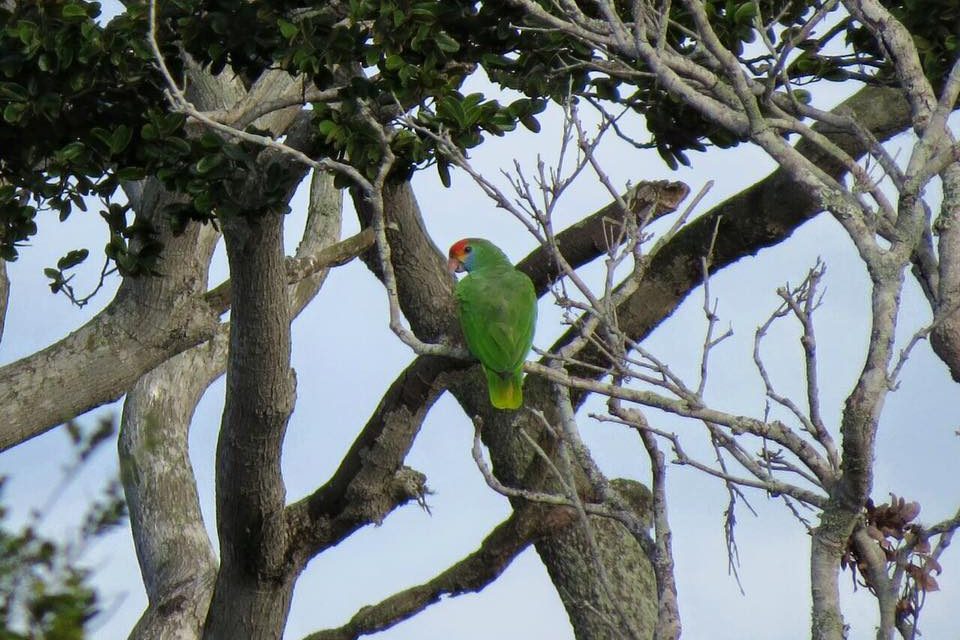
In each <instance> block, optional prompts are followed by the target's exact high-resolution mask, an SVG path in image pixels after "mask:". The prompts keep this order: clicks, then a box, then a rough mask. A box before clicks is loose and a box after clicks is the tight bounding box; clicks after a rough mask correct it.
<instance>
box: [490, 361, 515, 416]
mask: <svg viewBox="0 0 960 640" xmlns="http://www.w3.org/2000/svg"><path fill="white" fill-rule="evenodd" d="M485 373H486V374H487V387H488V389H489V390H490V404H492V405H493V406H494V407H495V408H497V409H519V408H520V407H521V406H522V405H523V376H522V374H521V373H520V372H519V371H518V372H516V373H515V374H511V375H509V376H508V377H502V376H501V375H500V374H498V373H495V372H493V371H486V370H485Z"/></svg>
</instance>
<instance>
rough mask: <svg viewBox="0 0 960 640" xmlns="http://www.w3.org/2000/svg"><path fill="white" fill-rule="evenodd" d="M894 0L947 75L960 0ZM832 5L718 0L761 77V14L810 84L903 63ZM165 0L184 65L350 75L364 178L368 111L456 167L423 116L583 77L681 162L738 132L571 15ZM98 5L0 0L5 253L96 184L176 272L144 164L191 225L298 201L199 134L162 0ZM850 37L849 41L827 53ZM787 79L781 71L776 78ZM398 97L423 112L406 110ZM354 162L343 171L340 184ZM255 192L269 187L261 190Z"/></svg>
mask: <svg viewBox="0 0 960 640" xmlns="http://www.w3.org/2000/svg"><path fill="white" fill-rule="evenodd" d="M542 4H543V6H544V7H545V8H547V9H548V10H549V9H550V8H551V7H552V6H553V4H552V3H550V2H546V1H545V0H544V2H542ZM578 4H579V5H580V8H581V10H582V11H583V12H584V13H586V14H587V15H593V16H598V15H599V14H597V13H596V12H597V11H598V10H597V5H596V3H594V2H591V1H587V0H584V1H582V2H579V3H578ZM887 4H888V6H890V7H891V8H892V10H893V11H894V12H895V13H896V15H897V16H898V17H900V19H902V20H903V21H904V22H905V24H906V25H907V26H908V28H910V30H911V32H912V33H914V34H915V41H916V43H917V45H918V47H919V49H920V54H921V57H922V61H923V64H924V66H925V68H926V70H927V72H928V73H929V74H930V76H931V78H934V79H935V80H936V81H937V82H939V78H941V77H942V75H943V73H944V72H945V71H946V69H947V68H949V65H950V63H951V62H952V60H953V59H955V57H956V55H957V47H958V36H957V32H956V24H957V20H958V19H960V18H958V14H960V8H958V7H957V5H956V3H955V2H953V1H952V0H937V1H936V2H935V3H933V5H931V3H927V2H919V0H909V1H907V0H900V1H897V2H893V1H888V2H887ZM614 6H615V8H616V10H617V11H618V12H619V13H620V15H621V17H622V18H623V20H624V21H625V22H626V23H630V22H632V21H633V16H632V14H631V12H632V7H633V3H632V2H628V1H626V0H618V2H615V3H614ZM670 6H671V12H672V13H671V19H672V21H671V23H670V24H671V26H670V28H669V29H668V30H667V32H666V39H667V43H668V44H669V46H671V47H672V48H673V49H674V50H676V51H677V52H679V53H681V54H690V55H695V54H696V53H697V47H702V46H703V44H702V43H700V42H698V41H697V40H696V39H695V38H693V37H691V35H690V33H691V29H692V28H693V23H692V18H691V17H690V16H689V15H688V14H687V13H686V12H685V10H684V8H683V6H682V3H672V4H671V5H670ZM818 6H819V4H817V3H812V2H808V1H804V0H722V1H721V0H712V1H709V2H707V11H708V14H709V16H710V19H711V22H712V23H713V25H714V28H715V30H716V32H717V35H718V36H719V38H720V40H721V41H722V42H723V43H724V45H725V46H727V47H729V49H730V50H731V51H732V52H734V54H736V55H738V56H739V57H740V58H741V62H742V63H743V65H744V67H745V68H746V69H747V70H748V71H749V72H750V73H751V74H753V75H754V76H755V77H756V78H758V79H761V80H764V81H765V80H766V79H767V74H768V73H769V71H770V70H771V69H772V68H773V65H774V64H775V62H776V59H775V56H774V55H772V54H765V53H761V55H755V54H756V53H757V51H758V50H759V51H761V52H763V51H764V50H765V48H763V47H760V48H758V47H753V48H748V47H747V45H748V44H750V43H753V42H755V41H756V40H757V39H758V31H757V29H758V28H759V27H758V25H759V24H760V23H762V24H763V28H764V29H765V34H764V35H765V37H766V38H767V39H768V40H769V42H770V43H771V45H772V47H773V48H774V51H775V52H776V53H779V52H781V51H783V50H784V49H785V48H787V47H789V48H791V49H793V50H794V51H799V52H802V55H799V56H798V57H795V58H794V59H793V60H792V63H791V64H790V66H789V68H788V69H787V70H786V71H787V73H788V75H789V76H790V78H791V81H792V82H793V83H794V84H795V85H800V84H803V83H810V82H817V81H821V80H828V81H843V80H845V79H847V78H851V77H854V78H856V79H858V80H861V81H869V82H879V83H885V82H889V80H890V73H889V69H888V65H887V62H886V61H885V60H884V59H883V54H882V48H880V47H879V46H878V45H877V44H876V43H875V42H874V41H873V40H872V38H871V37H870V36H869V34H868V33H867V31H866V30H865V29H864V28H862V26H861V25H858V24H856V23H855V22H854V21H852V20H849V19H845V20H844V19H838V20H836V21H835V26H833V27H830V28H826V27H824V30H823V31H822V32H820V33H813V34H808V35H807V38H806V39H805V40H799V39H798V38H799V34H800V25H801V24H802V23H803V21H804V20H806V19H807V18H809V17H810V16H811V15H812V14H813V12H814V11H815V10H816V9H817V7H818ZM160 11H161V15H160V19H159V23H158V31H159V41H160V42H159V44H160V47H161V49H162V51H163V53H164V56H165V58H166V61H167V64H168V66H170V68H171V71H172V73H173V74H174V76H175V77H177V78H179V77H181V75H182V65H181V61H180V57H179V56H180V53H179V52H180V51H181V50H186V51H187V52H189V53H190V55H192V56H193V57H194V59H195V60H197V61H198V62H199V63H201V64H204V65H207V66H208V67H209V68H210V69H211V70H212V71H214V72H219V71H221V70H223V69H225V68H227V65H229V66H230V67H231V69H232V70H233V73H236V74H237V75H238V76H239V77H240V78H241V79H242V80H244V81H246V82H247V83H252V82H253V81H254V80H255V79H256V78H257V77H258V76H259V75H260V74H261V73H262V72H263V71H265V70H267V69H272V68H281V69H285V70H287V71H289V72H291V73H293V74H305V75H306V76H307V77H309V78H310V79H311V80H312V82H313V84H314V85H315V87H314V88H315V89H319V90H335V91H336V93H337V98H336V105H335V106H332V107H331V106H329V105H327V104H321V103H318V104H316V105H314V113H313V115H314V122H315V131H316V134H317V135H316V136H315V139H314V140H313V146H312V147H311V148H308V149H306V151H307V152H308V153H309V154H310V155H312V156H314V157H323V156H328V157H333V158H337V159H340V160H344V159H347V160H349V162H350V163H351V164H352V165H353V166H354V167H355V168H356V169H358V170H359V171H360V172H361V173H362V174H364V175H366V176H367V177H368V178H372V177H373V176H374V175H375V174H376V172H377V170H378V169H379V164H380V161H381V159H382V155H383V149H382V147H381V145H382V142H381V140H380V136H379V134H378V132H377V131H376V130H375V129H374V128H373V127H372V126H371V121H376V122H380V123H385V124H388V125H391V126H393V127H395V131H396V133H395V135H394V137H393V138H392V143H391V144H392V151H393V153H394V155H395V156H396V157H397V162H396V163H395V165H394V167H393V174H392V178H394V179H403V178H406V177H408V176H409V175H410V174H411V172H413V171H415V170H417V169H421V168H424V167H429V166H432V165H436V169H437V172H438V174H439V177H440V180H441V182H443V184H449V183H450V179H451V176H450V163H449V161H448V160H446V159H444V158H443V157H442V154H438V152H437V145H436V143H435V141H434V139H433V137H431V136H430V135H425V134H424V130H429V131H432V132H434V133H442V134H444V135H446V136H449V138H450V139H451V140H452V141H453V142H454V144H456V145H457V146H459V147H460V149H461V150H462V151H464V152H466V151H468V150H469V149H471V148H474V147H476V146H477V145H479V144H482V142H483V141H484V139H485V136H487V135H495V136H501V135H505V134H506V133H508V132H510V131H512V130H514V129H515V128H516V127H517V126H518V125H522V126H524V127H526V128H527V129H530V130H532V131H538V130H539V126H540V125H539V122H538V121H537V118H536V116H537V114H538V113H540V112H541V111H542V110H543V109H544V108H545V106H546V103H547V102H548V101H551V100H553V101H563V100H567V99H569V98H570V97H571V96H574V97H585V98H587V99H590V100H593V101H596V102H598V103H601V104H606V105H614V106H617V107H622V108H627V109H629V110H632V111H634V112H637V113H639V114H642V115H644V116H645V117H646V126H647V129H648V131H649V139H648V140H644V141H637V142H635V144H637V145H638V146H641V147H654V148H656V149H657V150H658V151H659V153H660V155H661V156H662V157H663V159H664V161H665V162H666V163H667V164H668V165H669V166H671V167H677V166H678V165H680V164H689V163H690V158H689V155H688V154H689V152H690V151H702V150H705V149H706V148H708V147H709V146H720V147H728V146H732V145H736V144H738V143H739V142H741V140H740V139H739V138H738V136H737V134H735V133H733V132H730V131H727V130H724V129H722V128H719V127H717V126H716V125H714V124H713V123H711V122H708V121H706V120H705V119H704V118H703V117H702V116H701V115H700V114H699V113H698V112H696V111H695V110H693V109H691V108H690V107H687V106H684V105H683V104H681V103H680V102H679V101H678V100H677V99H676V98H675V97H673V96H671V95H669V94H668V92H667V91H666V90H665V88H664V87H662V86H660V85H659V84H658V83H657V82H655V81H654V80H652V79H650V76H649V74H646V72H647V71H649V70H648V69H646V68H645V67H644V65H643V63H642V62H640V61H634V62H632V63H631V61H630V60H629V59H625V58H623V57H622V56H621V62H623V63H625V64H627V65H628V66H629V67H630V68H628V69H626V70H625V71H623V72H615V71H611V70H609V68H605V69H601V68H600V67H598V65H597V63H598V61H602V60H603V59H604V58H605V54H603V53H602V52H598V51H594V50H593V49H592V48H591V47H589V46H587V45H586V44H584V43H583V42H580V41H578V40H576V39H574V38H571V37H568V36H565V35H564V34H562V33H560V32H559V31H556V30H550V29H546V30H545V29H521V28H518V27H517V25H523V24H524V22H525V20H526V19H525V17H524V15H523V14H522V13H521V10H519V9H517V8H514V7H512V6H511V5H510V4H509V3H503V2H479V1H478V0H340V1H338V2H325V3H305V2H303V1H302V0H300V1H294V0H272V1H270V2H247V1H245V0H170V1H167V2H163V3H160ZM98 15H99V5H98V4H97V3H95V2H88V1H86V0H42V1H39V2H37V1H34V0H29V1H28V0H18V1H17V2H14V3H13V9H12V10H0V52H2V53H0V148H2V149H3V156H2V159H0V258H2V259H6V260H14V259H16V256H17V247H18V246H19V245H21V244H23V243H24V242H25V241H26V240H28V239H29V238H30V237H31V236H32V235H33V234H34V233H36V228H37V227H36V222H35V218H36V216H37V214H38V211H43V210H52V211H56V212H57V213H58V215H59V217H60V218H61V219H64V218H66V217H68V216H69V215H70V214H71V212H73V211H74V210H75V209H80V210H84V209H85V208H86V207H87V204H86V203H87V202H88V201H89V200H85V198H89V197H90V196H94V197H95V199H94V201H96V198H99V199H100V201H101V202H102V208H101V216H102V217H103V218H104V220H105V221H106V222H107V226H108V241H107V244H106V248H105V253H106V256H107V259H108V261H109V264H112V265H114V268H116V270H117V271H119V272H120V273H121V274H123V275H127V276H138V275H145V274H156V273H159V272H161V271H162V268H161V266H160V262H159V256H160V251H161V247H160V245H159V244H158V243H157V242H156V237H157V235H156V234H157V231H158V229H154V228H151V227H149V226H147V225H145V224H143V223H142V222H138V221H137V220H135V219H133V217H132V216H130V215H128V214H129V213H130V212H129V211H128V210H127V209H126V208H125V207H124V205H122V204H118V203H117V202H115V199H116V190H117V188H118V186H119V185H120V183H121V181H134V180H139V179H142V178H144V177H148V176H154V177H156V178H158V179H159V180H160V181H161V182H162V183H163V184H164V186H166V187H167V188H169V189H172V190H173V191H175V192H177V193H179V194H180V195H181V198H180V199H179V200H178V204H176V205H173V206H172V207H170V209H169V211H168V213H169V218H170V223H171V224H172V225H173V228H174V230H178V231H179V230H182V229H183V228H184V227H185V225H186V224H188V223H189V222H191V221H201V222H211V221H214V220H216V219H217V218H218V217H222V216H232V215H256V214H258V213H262V212H264V211H272V210H277V209H278V208H281V209H282V208H283V207H284V206H285V204H284V199H285V195H286V194H287V193H288V191H289V189H290V187H291V186H292V183H293V182H294V181H295V178H296V172H291V170H290V169H288V168H284V167H283V166H281V165H280V164H279V163H277V162H273V161H271V160H269V159H265V154H264V153H263V150H262V149H261V148H257V147H254V146H252V145H246V144H238V143H237V142H234V141H228V140H225V139H223V138H222V137H221V136H219V135H214V134H213V133H206V134H201V133H199V132H197V131H196V130H194V131H193V132H192V133H191V134H190V135H188V134H187V133H186V130H185V119H184V117H183V116H182V115H180V114H170V113H168V111H167V109H168V107H167V102H166V98H165V95H164V85H163V82H162V80H161V78H160V76H159V73H157V71H156V68H155V64H154V61H153V59H152V55H151V53H150V51H149V48H148V46H147V42H146V39H145V34H146V32H147V16H146V3H141V4H137V3H130V4H129V5H128V8H127V10H126V12H125V13H124V14H122V15H121V16H119V17H117V18H116V19H114V20H113V21H111V22H110V23H109V24H108V25H106V26H101V25H99V24H98V23H97V22H96V17H97V16H98ZM841 38H845V39H846V41H847V43H848V44H849V45H850V51H848V52H846V53H844V54H843V55H836V54H832V53H831V54H828V53H826V51H828V50H829V49H828V45H830V44H832V43H833V42H835V41H836V40H839V39H841ZM747 50H749V51H752V52H753V54H752V55H755V57H748V56H747V54H746V53H744V52H745V51H747ZM479 69H482V70H483V71H484V72H485V73H486V75H487V76H488V77H489V78H490V79H492V80H493V81H494V82H496V83H498V84H500V85H501V86H503V87H506V88H509V89H513V90H516V91H518V92H520V93H521V94H522V95H523V96H525V97H523V98H522V99H520V100H515V101H513V102H512V103H510V104H501V103H500V102H498V101H497V100H490V99H488V98H487V97H486V96H485V95H483V94H480V93H468V92H466V91H464V90H463V83H464V81H465V80H466V79H467V78H468V77H469V76H470V75H471V74H474V73H476V72H477V71H478V70H479ZM361 70H362V73H359V72H360V71H361ZM780 82H781V78H780V77H779V75H775V77H774V81H773V86H774V88H776V87H778V86H779V84H780ZM794 97H795V98H797V99H798V100H799V101H800V102H803V101H804V99H805V97H806V94H805V92H803V91H802V90H797V91H795V92H794ZM402 113H408V114H410V118H411V120H412V122H413V123H415V124H416V125H417V126H416V127H410V126H408V125H409V123H410V121H407V120H404V119H402V118H401V117H400V116H401V114H402ZM265 167H266V168H265ZM268 173H269V174H270V175H267V174H268ZM347 182H348V181H347V179H346V178H344V177H342V176H341V177H340V178H339V184H340V185H341V186H346V185H347ZM263 185H267V186H269V187H270V188H269V189H267V192H268V193H267V194H266V196H263V193H262V192H263V190H262V189H260V190H259V191H258V190H257V189H254V188H253V187H254V186H256V187H262V186H263ZM254 193H258V194H259V196H258V197H257V198H251V195H252V194H254ZM79 255H80V254H79V253H76V252H74V253H71V254H70V256H71V257H69V258H68V259H67V260H66V263H65V264H64V265H57V267H56V268H53V267H51V268H50V270H49V272H48V275H49V276H50V278H51V288H52V289H53V290H54V291H65V292H67V293H68V295H70V294H71V290H70V289H69V279H70V276H69V275H68V274H67V273H66V272H67V271H68V270H69V269H70V268H71V267H72V266H75V264H76V262H77V261H78V259H79ZM65 258H67V257H66V256H65ZM105 271H106V270H105Z"/></svg>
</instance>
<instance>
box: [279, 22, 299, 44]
mask: <svg viewBox="0 0 960 640" xmlns="http://www.w3.org/2000/svg"><path fill="white" fill-rule="evenodd" d="M277 26H278V27H280V35H282V36H283V37H284V38H286V39H287V40H292V39H293V37H294V36H295V35H297V33H298V32H299V31H300V28H299V27H297V25H295V24H293V23H292V22H287V21H286V20H284V19H283V18H277Z"/></svg>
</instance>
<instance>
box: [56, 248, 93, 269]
mask: <svg viewBox="0 0 960 640" xmlns="http://www.w3.org/2000/svg"><path fill="white" fill-rule="evenodd" d="M88 255H90V252H89V251H88V250H86V249H74V250H73V251H70V252H68V253H67V255H65V256H63V257H62V258H60V259H59V260H58V261H57V268H58V269H60V270H61V271H65V270H66V269H71V268H73V267H75V266H77V265H78V264H80V263H81V262H83V261H84V260H86V259H87V256H88Z"/></svg>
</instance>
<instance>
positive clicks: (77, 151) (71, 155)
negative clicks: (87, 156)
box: [60, 141, 87, 162]
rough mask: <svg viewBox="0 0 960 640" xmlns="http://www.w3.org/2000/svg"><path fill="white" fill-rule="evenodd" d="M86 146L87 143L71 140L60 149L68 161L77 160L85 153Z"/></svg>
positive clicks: (64, 158) (62, 155) (61, 154)
mask: <svg viewBox="0 0 960 640" xmlns="http://www.w3.org/2000/svg"><path fill="white" fill-rule="evenodd" d="M86 148H87V145H85V144H83V143H82V142H80V141H77V142H71V143H70V144H68V145H67V146H65V147H63V148H62V149H61V150H60V157H61V158H62V159H63V160H64V161H66V162H69V161H71V160H75V159H76V158H78V157H80V156H81V155H82V154H83V152H84V151H85V150H86Z"/></svg>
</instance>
